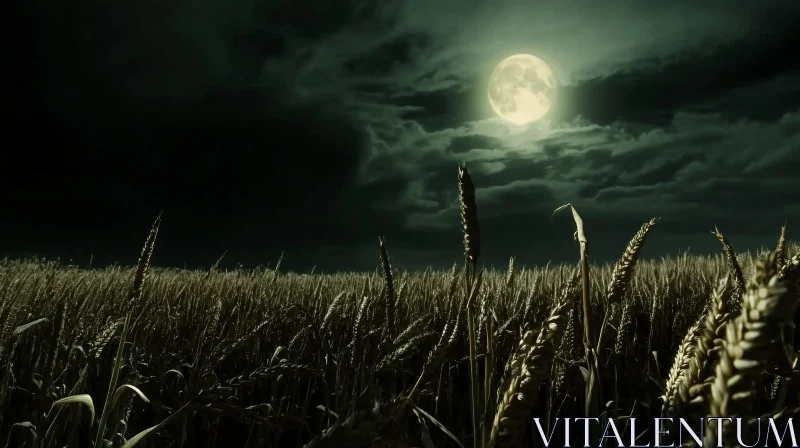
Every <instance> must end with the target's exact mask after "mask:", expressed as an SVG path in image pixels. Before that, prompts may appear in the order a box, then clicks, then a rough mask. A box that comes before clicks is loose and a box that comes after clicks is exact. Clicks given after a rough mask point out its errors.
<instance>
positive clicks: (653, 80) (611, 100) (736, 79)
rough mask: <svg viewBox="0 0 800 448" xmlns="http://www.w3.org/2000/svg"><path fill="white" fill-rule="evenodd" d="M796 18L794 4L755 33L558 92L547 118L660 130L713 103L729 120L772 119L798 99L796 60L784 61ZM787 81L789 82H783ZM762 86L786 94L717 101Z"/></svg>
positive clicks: (797, 39) (798, 41) (794, 37)
mask: <svg viewBox="0 0 800 448" xmlns="http://www.w3.org/2000/svg"><path fill="white" fill-rule="evenodd" d="M798 17H800V9H798V8H797V7H796V5H795V7H792V8H790V11H788V12H786V13H785V14H776V15H775V16H772V17H770V18H769V19H768V20H767V21H765V23H763V29H761V31H760V32H759V33H758V34H752V35H747V36H746V37H743V38H742V39H740V40H736V41H733V42H728V43H723V44H718V45H711V46H705V47H702V48H699V49H696V50H693V51H685V52H682V53H680V54H679V55H677V56H676V57H674V58H672V59H668V60H664V59H661V58H658V59H651V60H646V59H645V60H641V61H639V62H637V63H634V64H632V65H631V67H630V68H628V69H622V70H618V71H616V72H615V73H613V74H611V75H609V76H606V77H598V78H595V79H590V80H587V81H585V82H582V83H581V84H579V85H577V86H575V87H570V86H567V87H565V88H563V89H562V90H561V91H560V95H561V97H562V98H561V99H562V101H559V102H558V103H557V105H556V106H555V108H554V111H553V116H555V117H565V118H568V117H572V116H576V115H581V116H582V117H585V118H587V119H588V120H590V121H592V122H594V123H599V124H610V123H613V122H615V121H617V120H623V121H633V122H646V123H652V124H657V125H666V124H668V123H669V122H670V121H671V119H672V115H673V113H674V111H675V110H677V109H684V110H698V111H699V110H704V109H705V110H707V108H706V104H708V103H712V102H713V103H716V107H715V108H714V109H713V112H720V113H723V114H725V115H726V116H727V117H728V118H731V119H738V118H743V117H747V118H751V119H758V120H774V119H777V118H779V117H780V116H781V115H783V113H785V112H787V111H791V110H794V108H795V107H796V105H797V104H798V99H800V88H799V87H797V84H796V83H794V82H791V80H796V79H797V78H795V76H796V75H794V74H792V73H793V72H795V71H797V70H798V69H800V61H798V59H797V58H792V57H787V56H788V55H789V54H791V53H792V52H793V51H794V49H796V48H797V47H798V46H800V33H797V31H796V26H795V23H796V21H797V18H798ZM787 74H792V75H791V77H789V78H786V76H787ZM762 83H767V84H769V83H778V84H779V85H781V86H782V87H784V88H785V89H787V91H786V92H785V93H786V95H780V96H779V97H776V96H773V95H769V96H763V94H762V96H759V95H758V94H752V98H749V101H743V102H737V103H734V102H731V101H725V100H722V99H721V98H724V97H726V96H728V95H729V93H730V92H731V91H733V90H736V89H742V90H746V89H748V87H752V86H754V85H758V84H762Z"/></svg>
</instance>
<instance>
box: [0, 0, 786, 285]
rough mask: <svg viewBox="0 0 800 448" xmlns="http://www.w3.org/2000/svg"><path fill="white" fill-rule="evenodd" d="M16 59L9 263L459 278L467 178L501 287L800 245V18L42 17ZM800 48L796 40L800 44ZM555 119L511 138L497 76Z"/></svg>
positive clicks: (174, 8)
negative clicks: (490, 88) (543, 69)
mask: <svg viewBox="0 0 800 448" xmlns="http://www.w3.org/2000/svg"><path fill="white" fill-rule="evenodd" d="M6 13H7V14H8V16H7V18H6V20H5V21H8V22H12V23H10V24H9V26H8V27H6V31H5V33H8V36H7V38H6V39H4V40H5V42H4V46H5V47H6V48H7V51H6V56H5V58H4V61H3V62H4V63H3V72H4V74H3V77H4V78H6V79H7V80H6V82H4V83H3V90H4V93H3V97H2V98H3V100H2V105H3V108H4V109H5V110H6V113H5V114H4V115H5V116H6V118H4V119H3V127H4V128H5V130H4V131H3V132H2V144H1V145H2V149H0V254H5V255H11V256H24V255H33V254H38V255H43V256H47V257H62V259H72V260H74V261H75V262H78V263H84V264H85V263H86V262H87V261H88V260H89V258H90V256H93V257H94V263H96V264H104V263H111V262H120V263H123V264H131V263H135V261H136V258H137V256H138V253H139V250H140V247H141V244H142V243H143V241H144V239H145V237H146V235H147V232H148V230H149V226H150V224H151V223H152V221H153V220H154V218H155V217H156V215H157V214H158V213H159V212H160V211H163V224H162V228H161V233H160V235H159V241H158V242H157V244H156V252H155V256H154V263H155V264H156V265H160V266H184V265H186V266H189V267H198V268H200V267H208V266H210V265H211V264H212V263H213V262H214V261H215V260H216V259H217V258H218V257H219V256H220V255H221V254H222V253H223V252H224V251H226V250H227V255H226V258H225V263H224V265H225V266H228V267H233V266H235V263H239V262H240V263H243V264H244V265H245V266H248V267H254V266H256V265H259V264H264V265H266V264H268V263H273V264H274V262H275V260H276V259H277V258H278V256H279V254H280V253H281V251H285V258H284V266H285V268H286V269H292V270H300V271H308V270H309V269H311V267H312V266H314V265H316V266H317V269H318V270H320V269H321V270H324V271H325V272H333V271H336V270H373V269H375V267H376V266H377V264H378V262H379V259H378V236H386V238H387V244H388V248H389V251H390V254H391V256H392V262H393V265H394V266H395V267H398V268H407V269H421V268H424V267H425V266H428V265H431V266H433V267H437V268H442V267H448V266H450V265H452V263H453V262H456V261H463V255H462V253H463V252H462V251H463V245H462V235H461V233H460V230H459V228H460V218H459V214H458V202H457V192H458V189H457V183H456V179H457V166H458V163H459V162H460V161H464V162H466V163H467V166H468V168H469V170H470V172H471V173H472V175H473V179H474V182H475V184H476V187H477V200H478V213H479V216H480V219H481V221H480V222H481V230H482V240H483V248H482V249H483V255H484V258H483V260H484V262H485V263H486V265H495V266H497V267H500V266H501V265H505V264H506V263H507V260H508V257H509V256H511V255H516V256H517V260H518V263H519V264H525V265H528V266H531V265H535V264H544V263H546V262H547V260H554V261H562V260H569V261H572V260H577V258H578V246H577V243H575V242H574V241H573V240H572V233H573V231H574V224H573V222H572V219H571V217H570V216H569V214H568V213H565V214H564V215H563V216H557V217H556V219H555V220H554V221H553V222H552V223H551V222H550V214H551V212H552V211H553V210H554V209H555V208H556V207H558V206H559V205H562V204H565V203H567V202H571V203H573V204H574V205H575V206H576V207H577V208H578V210H579V212H580V213H581V214H582V215H583V218H584V221H585V224H586V232H587V237H588V239H589V244H590V257H592V258H593V259H595V260H598V261H611V260H614V259H615V258H616V257H618V256H619V254H620V253H621V252H622V250H623V249H624V247H625V244H626V243H627V241H628V240H629V239H630V237H631V236H632V235H633V234H634V233H635V232H636V230H638V228H639V226H640V225H641V224H642V223H643V222H645V221H647V220H648V219H649V218H651V217H656V216H660V217H661V218H662V219H661V221H660V223H659V224H658V226H657V227H656V228H655V229H654V230H653V232H652V233H651V235H650V237H649V238H648V241H647V243H646V245H645V246H646V247H645V251H644V254H643V255H644V256H646V257H659V256H662V255H667V254H672V255H674V254H678V253H679V252H681V251H683V250H685V249H689V248H691V252H692V253H715V252H718V251H719V250H720V247H719V243H718V242H717V241H716V239H715V238H714V237H713V236H712V235H711V234H710V233H709V231H710V230H712V229H713V228H714V225H717V226H719V229H720V230H721V231H722V232H723V233H724V234H725V235H726V236H727V237H728V239H729V240H730V241H731V242H732V244H733V245H734V247H735V248H736V249H737V250H748V249H751V250H752V249H757V248H759V247H761V246H769V247H772V246H774V244H775V242H776V241H777V237H778V233H779V231H780V226H781V225H783V223H784V222H786V223H787V224H788V231H789V234H790V235H794V236H796V235H798V234H800V199H798V198H800V175H798V173H799V172H800V56H798V55H800V50H798V48H800V28H798V26H797V25H796V24H797V23H800V2H798V1H796V0H788V1H768V0H764V1H758V2H756V1H733V0H725V1H688V0H686V1H663V2H656V1H644V0H643V1H624V2H623V1H618V2H613V1H582V0H567V1H563V0H562V1H552V2H544V1H534V0H525V1H499V0H493V1H486V0H478V1H475V0H398V1H355V0H336V1H333V0H294V1H285V2H280V1H277V0H276V1H264V0H169V1H152V0H145V1H132V0H129V1H119V0H109V1H103V2H97V1H88V0H74V1H70V2H53V1H50V0H30V1H27V2H24V4H20V5H16V6H13V7H10V9H7V10H6ZM793 28H794V29H793ZM515 53H530V54H533V55H536V56H537V57H539V58H541V59H543V60H545V61H546V62H547V63H548V64H549V65H550V66H551V67H552V68H553V70H554V71H555V73H556V76H557V78H558V82H559V90H558V99H557V100H556V105H555V106H554V108H553V109H552V110H551V111H550V113H549V114H548V115H547V116H546V117H545V119H544V120H541V121H538V122H536V123H533V124H531V125H527V126H514V125H511V124H508V123H506V122H505V121H503V120H502V119H500V118H499V117H497V116H496V115H495V114H494V112H493V111H492V110H491V108H490V106H489V104H488V101H487V97H486V92H487V82H488V78H489V75H490V73H491V71H492V69H493V68H494V67H495V66H496V65H497V64H498V63H499V62H500V61H501V60H503V59H505V58H506V57H508V56H510V55H512V54H515Z"/></svg>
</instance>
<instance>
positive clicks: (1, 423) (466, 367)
mask: <svg viewBox="0 0 800 448" xmlns="http://www.w3.org/2000/svg"><path fill="white" fill-rule="evenodd" d="M471 185H472V183H471V180H470V179H469V175H468V173H467V172H466V169H464V168H462V169H461V170H460V173H459V187H460V189H461V198H462V211H463V213H462V215H463V221H464V227H465V258H466V262H465V266H464V267H454V268H453V270H452V271H449V272H433V271H428V272H424V273H414V274H410V273H402V272H397V271H395V270H393V269H392V268H391V265H390V259H389V250H388V244H389V243H387V242H384V241H383V240H380V241H379V244H376V257H378V256H380V258H379V259H380V262H381V266H382V269H381V270H380V271H378V272H376V273H372V274H367V273H365V274H342V275H305V274H294V273H281V272H280V271H279V268H278V267H275V268H273V269H267V270H259V271H233V272H220V271H217V270H216V269H213V268H212V269H210V270H208V271H184V270H162V269H152V270H149V269H148V267H149V260H150V256H151V254H152V252H153V250H154V247H155V246H156V244H155V243H156V236H157V229H158V222H156V225H155V226H154V228H153V231H152V232H151V234H150V236H149V237H148V239H147V242H146V244H145V248H144V250H143V253H142V256H141V259H140V262H139V265H138V266H137V267H136V268H135V269H123V268H108V269H98V270H81V269H78V268H74V267H70V266H64V265H59V264H57V263H53V262H46V261H39V260H25V261H8V260H6V261H2V262H0V342H1V347H0V406H2V414H0V419H1V420H0V437H1V438H2V439H0V443H7V445H6V446H9V447H29V448H32V447H59V448H60V447H63V446H70V447H72V446H75V447H103V446H105V447H107V446H113V447H122V446H124V447H130V446H134V445H136V446H140V447H141V446H150V447H154V446H158V447H215V446H219V447H260V446H303V445H306V446H310V447H322V446H330V447H369V446H376V447H377V446H385V447H411V446H417V447H426V448H428V447H433V446H436V447H446V446H464V447H468V446H475V447H484V446H498V447H499V446H526V447H527V446H542V445H541V442H537V440H538V435H537V436H535V434H536V433H535V431H536V430H535V429H534V425H533V420H532V418H533V417H540V418H542V420H543V421H544V422H545V423H547V422H549V421H552V419H554V418H555V417H598V418H600V419H601V420H603V421H606V419H608V418H611V419H614V421H615V422H617V427H618V428H620V431H622V432H623V434H622V438H623V440H625V441H627V440H629V439H630V436H629V434H628V433H627V432H625V431H630V427H629V425H628V424H627V422H629V418H630V417H637V419H640V421H643V420H645V419H647V421H648V422H649V419H650V418H654V417H661V416H672V417H685V418H694V419H698V418H701V417H703V416H726V417H727V416H730V417H736V416H740V417H745V418H752V417H759V416H777V418H778V420H779V421H781V419H783V421H786V419H788V418H790V417H792V416H794V417H797V416H798V410H797V407H798V406H800V388H798V385H797V380H796V379H795V378H796V377H797V373H798V371H797V366H796V364H797V362H796V361H797V354H798V352H797V351H796V349H795V343H796V341H797V338H795V335H794V329H793V326H792V323H793V321H794V316H795V309H796V307H797V301H798V294H797V292H798V277H799V276H800V246H798V245H795V244H789V243H787V242H786V239H785V236H784V233H783V232H782V233H781V236H780V240H779V243H778V246H777V249H776V250H775V251H773V252H770V253H763V254H749V253H746V254H739V255H738V256H736V255H735V252H734V251H733V248H732V247H731V245H730V243H729V242H728V241H727V240H726V239H725V238H724V237H723V236H722V234H720V233H719V232H716V233H715V234H716V236H717V238H719V239H720V242H721V243H722V246H721V247H722V248H723V250H722V251H721V254H720V255H719V256H715V257H700V256H688V255H687V256H681V257H678V258H667V259H662V260H658V261H651V260H638V253H639V250H640V248H641V246H642V244H643V243H644V240H645V238H646V236H647V233H648V232H650V231H651V229H652V231H657V222H656V220H651V221H649V222H647V223H645V224H644V225H643V226H642V228H641V230H640V231H639V232H638V233H637V234H636V235H634V237H633V239H632V240H631V242H630V243H629V245H628V247H627V248H620V249H621V250H622V249H624V252H623V255H622V257H621V259H620V260H619V262H617V263H616V264H614V265H608V266H599V265H590V264H589V262H588V259H587V258H586V252H585V251H580V252H579V251H578V250H577V249H578V247H580V248H583V247H584V246H585V237H584V236H583V232H582V223H581V222H580V219H579V215H578V214H577V212H575V211H574V210H573V212H574V217H575V218H576V223H577V224H578V229H579V232H578V233H577V234H576V236H577V239H578V241H579V243H581V244H576V252H575V254H576V259H578V255H580V260H581V261H582V262H581V263H576V264H575V265H562V266H549V267H545V268H535V269H515V267H514V263H513V259H512V260H511V261H510V263H509V267H508V270H507V271H504V272H502V271H501V272H489V271H486V272H482V271H480V270H478V269H477V265H478V259H479V255H480V246H479V244H480V238H479V229H478V226H477V212H476V210H475V203H474V196H472V188H473V187H472V186H471ZM709 237H713V236H709ZM156 250H157V249H156ZM376 260H377V258H376ZM148 271H149V272H148ZM647 427H648V428H649V430H646V429H647V428H638V429H637V431H639V432H642V433H643V437H644V439H640V443H641V444H645V443H647V440H651V439H652V437H653V434H652V428H650V424H649V423H648V425H647ZM545 430H546V431H547V434H549V429H548V428H545ZM577 433H578V434H580V438H578V437H576V438H575V439H574V443H573V446H576V444H578V445H582V444H583V440H582V434H583V432H582V429H580V430H579V432H577ZM709 434H711V435H710V436H709ZM726 434H728V435H730V436H735V434H734V433H731V432H728V433H726ZM602 435H603V434H602V427H600V431H597V430H592V434H591V437H593V440H594V441H593V442H592V446H597V441H599V440H600V437H601V436H602ZM706 436H707V437H716V433H711V432H710V431H707V432H706ZM557 437H559V436H557ZM726 437H728V436H726ZM605 440H606V445H607V446H617V444H616V442H615V440H614V439H613V438H611V439H605ZM662 440H663V439H662ZM707 440H708V438H707ZM747 440H750V441H754V440H755V435H752V438H750V439H747ZM713 442H714V444H715V443H716V441H715V440H714V441H713ZM724 442H725V444H726V446H733V445H735V444H736V443H737V442H736V440H735V439H731V440H729V439H727V438H726V440H725V441H724ZM626 443H627V442H626ZM762 443H763V442H762ZM711 446H713V445H711ZM759 446H763V444H759Z"/></svg>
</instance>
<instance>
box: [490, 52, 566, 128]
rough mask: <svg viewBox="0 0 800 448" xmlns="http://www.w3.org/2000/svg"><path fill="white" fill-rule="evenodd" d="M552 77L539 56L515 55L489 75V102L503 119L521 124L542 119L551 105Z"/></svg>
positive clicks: (553, 85) (553, 93)
mask: <svg viewBox="0 0 800 448" xmlns="http://www.w3.org/2000/svg"><path fill="white" fill-rule="evenodd" d="M555 93H556V77H555V75H554V74H553V70H551V69H550V67H549V66H548V65H547V64H546V63H545V62H544V61H543V60H541V59H539V58H537V57H536V56H532V55H529V54H515V55H514V56H510V57H508V58H506V59H504V60H503V61H502V62H500V63H499V64H498V65H497V67H495V69H494V70H493V71H492V75H491V76H490V77H489V104H490V105H491V106H492V109H494V111H495V112H496V113H497V115H499V116H500V117H502V118H503V119H505V120H507V121H510V122H511V123H514V124H517V125H521V124H527V123H531V122H534V121H536V120H538V119H540V118H542V117H543V116H544V115H545V114H546V113H547V111H549V110H550V108H551V107H552V106H553V101H554V100H555Z"/></svg>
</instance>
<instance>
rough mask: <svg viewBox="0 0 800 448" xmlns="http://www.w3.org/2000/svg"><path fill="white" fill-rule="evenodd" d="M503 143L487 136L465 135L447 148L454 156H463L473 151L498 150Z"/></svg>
mask: <svg viewBox="0 0 800 448" xmlns="http://www.w3.org/2000/svg"><path fill="white" fill-rule="evenodd" d="M502 147H503V142H502V141H501V140H500V139H498V138H495V137H488V136H485V135H464V136H459V137H454V138H453V139H451V140H450V144H449V145H448V146H447V151H448V152H452V153H453V154H463V153H465V152H469V151H471V150H473V149H496V148H502Z"/></svg>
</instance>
